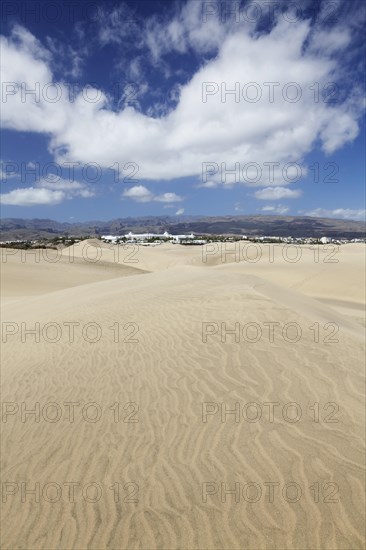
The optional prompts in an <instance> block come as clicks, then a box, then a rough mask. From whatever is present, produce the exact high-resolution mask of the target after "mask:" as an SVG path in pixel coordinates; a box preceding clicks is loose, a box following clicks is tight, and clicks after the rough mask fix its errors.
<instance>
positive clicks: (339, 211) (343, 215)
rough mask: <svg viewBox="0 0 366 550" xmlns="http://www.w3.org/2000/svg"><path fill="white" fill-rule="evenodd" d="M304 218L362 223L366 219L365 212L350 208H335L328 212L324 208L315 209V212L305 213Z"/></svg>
mask: <svg viewBox="0 0 366 550" xmlns="http://www.w3.org/2000/svg"><path fill="white" fill-rule="evenodd" d="M305 216H311V217H315V218H337V219H344V220H360V221H364V220H365V218H366V210H362V209H360V210H357V209H352V208H336V209H334V210H328V209H326V208H315V210H310V211H309V212H305Z"/></svg>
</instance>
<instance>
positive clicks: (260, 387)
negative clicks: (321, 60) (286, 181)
mask: <svg viewBox="0 0 366 550" xmlns="http://www.w3.org/2000/svg"><path fill="white" fill-rule="evenodd" d="M96 245H97V247H96ZM250 246H251V245H249V248H248V245H245V244H241V245H240V247H238V245H237V246H236V247H234V246H233V245H231V248H230V246H227V249H226V253H223V249H222V248H221V245H215V246H213V245H211V246H210V247H209V248H207V249H206V251H204V250H202V248H201V247H194V248H193V247H182V246H178V245H170V244H169V245H161V246H158V247H154V248H144V247H139V248H132V247H130V248H124V249H120V250H119V251H118V253H117V251H116V250H117V249H116V248H115V247H108V246H106V245H102V248H99V247H100V244H98V243H96V242H95V241H87V242H84V243H81V244H79V245H75V246H74V247H72V248H70V249H64V250H63V251H62V253H61V252H60V253H59V254H58V255H57V253H56V252H55V251H53V252H52V251H49V253H48V256H46V257H45V255H44V254H43V253H41V254H40V255H39V257H38V260H39V261H37V256H35V255H34V254H33V256H32V255H31V254H29V255H26V256H23V257H21V254H20V252H19V251H18V252H17V253H14V251H9V254H8V255H6V252H5V251H4V250H2V251H1V252H3V255H2V264H1V266H2V296H3V300H2V302H3V307H2V329H3V333H2V340H3V343H2V423H1V432H2V469H1V472H2V484H3V485H2V500H3V503H2V535H1V539H2V540H1V542H2V548H4V549H9V550H10V549H24V550H25V549H26V550H30V549H37V550H38V549H47V550H49V549H65V550H66V549H80V550H81V549H86V548H88V549H95V550H97V549H98V550H99V549H129V550H130V549H146V550H150V549H164V550H168V549H169V550H171V549H174V550H178V549H192V550H193V549H195V550H196V549H197V550H198V549H217V550H219V549H253V550H254V549H255V550H258V549H268V550H272V549H299V550H300V549H301V550H305V549H306V550H308V549H311V550H315V549H329V550H336V549H342V550H343V549H349V550H351V549H352V550H354V549H361V548H364V546H365V539H364V526H363V511H364V481H365V480H364V468H363V462H364V461H363V457H364V454H363V453H364V433H365V426H364V419H365V415H364V392H363V390H364V326H365V322H364V309H363V304H364V302H365V296H364V288H365V287H364V282H365V265H364V257H365V247H364V246H363V245H356V244H355V245H345V246H342V247H341V248H340V249H339V252H337V253H336V254H334V255H332V254H333V252H332V250H331V249H329V250H326V249H320V252H317V251H316V250H315V249H313V248H311V247H301V249H300V250H301V254H300V257H299V259H298V261H297V262H294V261H292V258H293V256H292V254H293V253H295V252H296V250H295V249H292V250H290V249H286V251H285V253H284V249H283V246H282V245H276V246H275V247H272V249H270V247H268V245H267V246H266V245H261V246H257V247H251V248H250ZM230 250H231V251H232V250H234V252H235V253H234V254H232V253H231V254H230V253H229V251H230ZM258 251H260V257H259V259H258V260H257V261H254V260H255V257H256V256H255V255H256V254H258ZM224 252H225V251H224ZM297 253H298V251H297ZM286 254H288V256H286ZM289 258H290V260H291V261H289ZM5 259H6V261H5ZM286 259H287V261H286ZM332 260H338V262H337V263H334V261H332ZM37 323H38V324H37ZM32 329H33V333H32ZM27 331H28V332H27ZM230 331H231V332H230ZM30 410H33V411H35V412H34V413H33V414H32V413H31V412H29V411H30ZM32 491H33V492H32Z"/></svg>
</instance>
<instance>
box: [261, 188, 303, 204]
mask: <svg viewBox="0 0 366 550" xmlns="http://www.w3.org/2000/svg"><path fill="white" fill-rule="evenodd" d="M301 195H302V191H301V190H300V189H287V188H286V187H266V188H265V189H261V190H260V191H256V192H255V193H254V196H255V198H256V199H259V200H265V201H268V200H269V201H276V200H279V199H297V198H299V197H300V196H301Z"/></svg>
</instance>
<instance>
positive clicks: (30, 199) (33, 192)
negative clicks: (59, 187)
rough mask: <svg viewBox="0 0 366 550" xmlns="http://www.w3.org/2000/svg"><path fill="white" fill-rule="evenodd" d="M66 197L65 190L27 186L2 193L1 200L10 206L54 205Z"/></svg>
mask: <svg viewBox="0 0 366 550" xmlns="http://www.w3.org/2000/svg"><path fill="white" fill-rule="evenodd" d="M65 198H66V194H65V193H64V192H63V191H51V190H50V189H39V188H36V187H27V188H23V189H21V188H20V189H13V190H12V191H9V193H3V194H2V195H0V202H1V203H2V204H6V205H9V206H36V205H54V204H59V203H60V202H62V201H63V200H65Z"/></svg>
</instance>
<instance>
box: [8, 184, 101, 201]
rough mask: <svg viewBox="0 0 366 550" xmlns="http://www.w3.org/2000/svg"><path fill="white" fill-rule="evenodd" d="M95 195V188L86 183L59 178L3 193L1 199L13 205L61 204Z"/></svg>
mask: <svg viewBox="0 0 366 550" xmlns="http://www.w3.org/2000/svg"><path fill="white" fill-rule="evenodd" d="M94 196H95V192H94V190H92V189H90V188H89V186H87V185H86V184H85V183H81V182H78V181H68V180H64V179H62V178H58V179H55V180H54V181H49V180H47V179H42V180H40V181H38V182H37V183H36V187H23V188H18V189H13V190H12V191H9V192H8V193H3V194H1V195H0V201H1V203H2V204H6V205H11V206H36V205H54V204H59V203H61V202H63V201H64V200H66V199H72V198H74V197H81V198H84V199H87V198H91V197H94Z"/></svg>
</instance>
